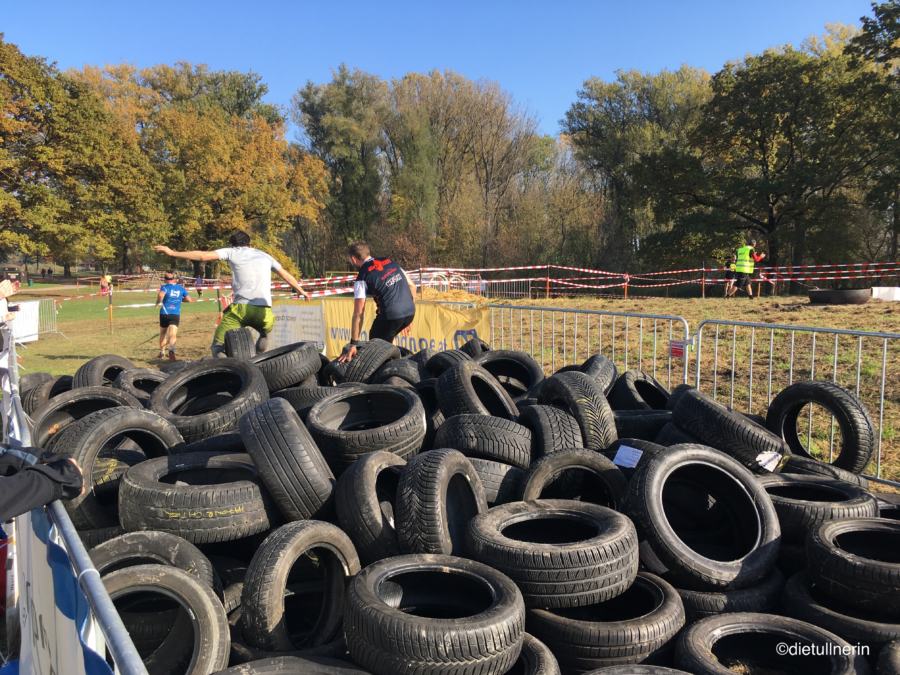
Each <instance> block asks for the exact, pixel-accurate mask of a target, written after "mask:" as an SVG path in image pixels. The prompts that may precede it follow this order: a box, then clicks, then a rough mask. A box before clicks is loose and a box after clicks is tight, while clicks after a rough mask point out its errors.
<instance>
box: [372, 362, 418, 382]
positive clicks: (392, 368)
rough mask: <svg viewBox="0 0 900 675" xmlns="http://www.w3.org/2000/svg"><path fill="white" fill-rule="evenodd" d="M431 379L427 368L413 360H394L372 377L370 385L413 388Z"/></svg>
mask: <svg viewBox="0 0 900 675" xmlns="http://www.w3.org/2000/svg"><path fill="white" fill-rule="evenodd" d="M428 377H429V373H428V371H427V370H425V366H423V365H421V364H419V363H416V362H415V361H413V360H412V359H409V358H407V359H393V360H391V361H388V362H386V363H385V364H384V365H382V366H381V367H380V368H379V369H378V370H376V371H375V372H374V373H373V374H372V377H370V378H369V380H368V381H369V384H389V385H391V386H394V387H412V386H413V385H416V384H418V383H419V382H421V381H422V380H424V379H427V378H428Z"/></svg>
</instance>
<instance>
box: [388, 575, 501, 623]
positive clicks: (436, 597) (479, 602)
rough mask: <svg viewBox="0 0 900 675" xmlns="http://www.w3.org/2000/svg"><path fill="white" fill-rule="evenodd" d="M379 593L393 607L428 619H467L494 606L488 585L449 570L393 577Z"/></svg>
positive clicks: (482, 581) (491, 591) (390, 576)
mask: <svg viewBox="0 0 900 675" xmlns="http://www.w3.org/2000/svg"><path fill="white" fill-rule="evenodd" d="M375 592H376V594H377V595H378V597H379V598H381V600H382V601H384V602H385V603H387V604H389V605H390V606H391V607H394V608H395V609H399V610H400V611H401V612H404V613H406V614H411V615H413V616H420V617H422V618H425V619H465V618H467V617H470V616H475V615H477V614H481V613H482V612H485V611H487V610H488V609H489V608H490V607H491V605H492V604H493V602H494V593H493V590H492V589H491V587H490V585H488V583H487V582H486V581H484V580H482V579H479V578H478V577H475V576H471V575H469V574H465V573H462V572H459V571H456V570H446V569H445V570H440V571H438V570H420V571H415V572H398V573H397V574H391V575H389V576H388V577H386V578H385V579H383V580H382V581H381V583H380V584H379V585H378V587H377V588H376V589H375Z"/></svg>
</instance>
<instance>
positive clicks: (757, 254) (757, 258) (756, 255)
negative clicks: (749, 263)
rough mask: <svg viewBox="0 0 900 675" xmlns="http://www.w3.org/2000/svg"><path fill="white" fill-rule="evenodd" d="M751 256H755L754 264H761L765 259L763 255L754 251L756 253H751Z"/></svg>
mask: <svg viewBox="0 0 900 675" xmlns="http://www.w3.org/2000/svg"><path fill="white" fill-rule="evenodd" d="M750 255H752V256H753V261H754V262H759V261H760V260H762V259H763V254H762V253H757V252H756V251H754V252H753V253H751V254H750Z"/></svg>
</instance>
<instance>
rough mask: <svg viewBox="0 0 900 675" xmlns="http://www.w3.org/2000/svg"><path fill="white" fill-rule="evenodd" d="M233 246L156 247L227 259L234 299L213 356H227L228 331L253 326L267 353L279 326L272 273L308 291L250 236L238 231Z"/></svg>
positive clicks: (201, 258)
mask: <svg viewBox="0 0 900 675" xmlns="http://www.w3.org/2000/svg"><path fill="white" fill-rule="evenodd" d="M228 243H229V244H230V246H229V248H220V249H216V250H215V251H173V250H172V249H171V248H169V247H168V246H154V247H153V249H154V250H155V251H157V252H159V253H164V254H165V255H169V256H172V257H173V258H181V259H182V260H194V261H197V262H212V261H214V260H225V261H227V262H228V263H229V265H230V266H231V289H232V294H233V296H234V301H233V302H232V303H231V304H230V305H228V309H226V310H225V313H224V314H223V315H222V321H221V322H219V325H218V327H217V328H216V332H215V333H214V334H213V340H212V346H211V348H210V349H211V351H212V354H213V356H224V353H225V347H224V344H225V333H227V332H228V331H230V330H235V329H236V328H242V327H244V326H249V327H250V328H254V329H256V331H257V332H258V333H259V340H257V342H256V351H257V352H264V351H266V347H267V346H268V342H269V340H268V336H269V333H271V332H272V329H273V328H274V327H275V315H274V314H273V313H272V272H275V273H276V274H278V276H280V277H281V278H282V279H284V280H285V281H286V282H287V283H288V285H290V286H291V287H292V288H293V289H294V290H295V291H297V292H298V293H299V294H300V295H302V296H303V297H304V298H306V299H307V300H309V299H310V295H309V293H307V292H306V291H305V290H303V288H302V287H301V286H300V283H299V282H298V281H297V280H296V279H295V278H294V276H293V275H292V274H291V273H290V272H288V271H287V270H285V269H283V268H282V267H281V264H280V263H279V262H278V261H277V260H275V258H273V257H272V256H270V255H269V254H268V253H265V252H263V251H260V250H259V249H255V248H252V247H251V246H250V235H249V234H247V233H246V232H242V231H241V230H237V231H236V232H235V233H234V234H232V235H231V236H230V237H229V238H228Z"/></svg>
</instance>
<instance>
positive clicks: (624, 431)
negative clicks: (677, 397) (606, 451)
mask: <svg viewBox="0 0 900 675" xmlns="http://www.w3.org/2000/svg"><path fill="white" fill-rule="evenodd" d="M613 417H614V418H615V420H616V435H617V436H618V437H619V438H640V439H643V440H645V441H653V440H655V439H656V437H657V436H658V435H659V433H660V431H662V429H663V427H664V426H666V424H669V423H671V421H672V411H671V410H613Z"/></svg>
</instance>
